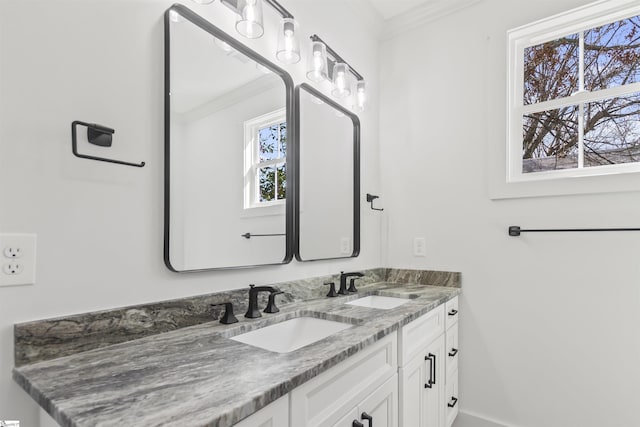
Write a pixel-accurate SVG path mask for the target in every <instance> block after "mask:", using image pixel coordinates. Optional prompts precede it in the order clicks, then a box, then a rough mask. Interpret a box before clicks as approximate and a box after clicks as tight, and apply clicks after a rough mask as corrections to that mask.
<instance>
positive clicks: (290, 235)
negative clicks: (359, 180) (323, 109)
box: [164, 4, 297, 273]
mask: <svg viewBox="0 0 640 427" xmlns="http://www.w3.org/2000/svg"><path fill="white" fill-rule="evenodd" d="M171 11H175V12H177V13H178V14H179V15H180V16H181V17H182V18H184V19H186V20H188V21H189V22H191V23H192V24H194V25H196V26H197V27H199V28H201V29H202V30H204V31H206V32H207V33H209V34H211V35H212V36H213V37H216V38H218V39H220V40H223V41H225V42H226V43H228V44H229V45H230V46H231V47H233V48H234V49H235V50H237V51H239V52H240V53H242V54H243V55H245V56H247V57H249V58H250V59H252V60H254V61H256V62H257V63H259V64H261V65H263V66H265V67H267V68H268V69H269V70H271V71H272V72H274V73H275V74H277V75H278V76H280V77H281V78H282V80H283V82H284V85H285V92H286V104H285V107H286V110H287V111H286V118H287V126H288V130H287V132H288V134H289V135H290V136H292V137H293V138H292V140H291V139H290V140H289V141H287V154H286V165H287V177H292V178H293V179H288V182H287V192H288V193H289V194H288V195H287V198H286V204H285V233H286V236H285V257H284V259H283V260H282V262H279V263H268V264H254V265H238V266H230V267H213V268H200V269H193V270H176V269H175V268H174V267H173V266H172V265H171V260H170V259H169V254H170V252H169V244H170V242H169V238H170V202H171V194H170V178H171V127H170V122H171V99H170V90H171V79H170V77H171V76H170V72H171V61H170V59H171V52H170V50H171V49H170V48H171V43H170V42H171V35H170V25H171V19H170V13H171ZM294 92H295V89H294V83H293V79H292V78H291V76H290V75H289V73H287V72H286V71H285V70H283V69H282V68H280V67H278V66H277V65H276V64H274V63H273V62H271V61H269V60H268V59H267V58H265V57H263V56H262V55H260V54H259V53H257V52H255V51H254V50H252V49H251V48H249V47H247V46H245V45H244V44H242V43H241V42H240V41H238V40H236V39H235V38H233V37H231V36H230V35H228V34H227V33H226V32H224V31H223V30H221V29H220V28H218V27H216V26H215V25H213V24H212V23H210V22H209V21H207V20H206V19H205V18H203V17H201V16H200V15H198V14H196V13H195V12H193V11H192V10H191V9H189V8H188V7H186V6H183V5H181V4H174V5H172V6H171V7H170V8H169V9H167V10H166V11H165V13H164V264H165V265H166V266H167V268H168V269H169V270H171V271H173V272H175V273H193V272H200V271H215V270H236V269H243V268H252V267H263V266H269V265H282V264H288V263H289V262H291V260H292V259H293V254H294V245H295V239H294V226H295V223H294V217H295V215H294V214H295V210H294V208H295V200H294V199H295V197H296V194H297V190H296V189H297V185H296V183H297V181H296V177H297V164H296V160H295V159H296V158H297V153H296V151H297V149H296V146H297V130H296V129H297V126H296V121H295V111H294Z"/></svg>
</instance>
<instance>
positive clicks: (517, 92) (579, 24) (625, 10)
mask: <svg viewBox="0 0 640 427" xmlns="http://www.w3.org/2000/svg"><path fill="white" fill-rule="evenodd" d="M637 15H640V4H638V2H637V1H636V0H604V1H599V2H596V3H594V4H591V5H587V6H583V7H580V8H578V9H574V10H571V11H568V12H565V13H563V14H559V15H556V16H554V17H551V18H547V19H543V20H541V21H538V22H535V23H533V24H529V25H525V26H523V27H520V28H516V29H514V30H511V31H509V32H508V41H509V50H508V53H509V54H508V57H509V62H508V63H509V66H508V70H507V81H508V112H507V115H508V118H507V127H508V129H507V151H506V154H507V158H506V161H507V164H506V180H507V182H520V181H537V180H547V179H558V178H564V177H579V176H593V175H603V174H616V173H625V172H640V162H635V163H622V164H615V165H602V166H590V167H588V168H585V167H584V135H583V131H584V130H583V120H584V105H585V104H587V103H589V102H593V101H599V100H602V99H608V98H615V97H619V96H624V95H629V94H633V93H638V92H640V83H631V84H627V85H622V86H616V87H611V88H606V89H600V90H597V91H585V90H584V56H583V54H584V51H583V49H582V46H581V48H580V50H579V55H580V60H579V90H578V92H576V93H574V94H572V95H571V96H568V97H563V98H558V99H553V100H549V101H543V102H539V103H536V104H527V105H525V104H524V51H525V49H526V48H527V47H531V46H536V45H539V44H542V43H545V42H549V41H553V40H556V39H559V38H561V37H565V36H567V35H570V34H576V33H577V34H579V35H580V43H581V45H582V44H583V42H584V34H583V32H584V31H586V30H589V29H593V28H597V27H600V26H602V25H607V24H609V23H612V22H616V21H619V20H623V19H627V18H630V17H633V16H637ZM571 105H575V106H577V107H578V108H579V112H578V132H579V134H578V144H579V147H578V149H579V151H578V153H579V159H578V167H577V168H572V169H561V170H549V171H539V172H532V173H526V174H525V173H523V172H522V144H523V135H522V131H523V122H522V119H523V117H524V116H525V115H526V114H532V113H539V112H542V111H547V110H554V109H558V108H563V107H567V106H571Z"/></svg>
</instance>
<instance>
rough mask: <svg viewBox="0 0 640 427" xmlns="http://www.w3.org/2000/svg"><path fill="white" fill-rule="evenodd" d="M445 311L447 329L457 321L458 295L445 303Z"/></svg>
mask: <svg viewBox="0 0 640 427" xmlns="http://www.w3.org/2000/svg"><path fill="white" fill-rule="evenodd" d="M445 311H446V312H447V313H446V314H447V316H446V317H447V320H446V323H447V329H449V328H450V327H451V325H453V324H455V323H458V297H455V298H453V299H450V300H449V301H447V302H446V303H445Z"/></svg>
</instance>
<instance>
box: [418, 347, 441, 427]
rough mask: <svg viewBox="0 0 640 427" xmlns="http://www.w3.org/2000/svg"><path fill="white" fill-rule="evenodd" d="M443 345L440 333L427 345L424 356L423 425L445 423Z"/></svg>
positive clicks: (435, 425) (438, 425)
mask: <svg viewBox="0 0 640 427" xmlns="http://www.w3.org/2000/svg"><path fill="white" fill-rule="evenodd" d="M445 357H446V356H445V345H444V335H440V336H439V337H438V338H437V339H436V340H435V341H433V342H432V343H431V344H429V346H428V347H427V354H426V357H425V359H426V360H425V364H426V369H427V371H426V383H427V384H429V385H430V386H431V387H428V388H425V389H424V398H423V401H422V402H423V405H424V424H422V426H423V427H444V425H445V415H446V413H445V408H446V403H445V366H444V362H445Z"/></svg>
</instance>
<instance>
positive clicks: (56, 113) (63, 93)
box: [0, 0, 380, 426]
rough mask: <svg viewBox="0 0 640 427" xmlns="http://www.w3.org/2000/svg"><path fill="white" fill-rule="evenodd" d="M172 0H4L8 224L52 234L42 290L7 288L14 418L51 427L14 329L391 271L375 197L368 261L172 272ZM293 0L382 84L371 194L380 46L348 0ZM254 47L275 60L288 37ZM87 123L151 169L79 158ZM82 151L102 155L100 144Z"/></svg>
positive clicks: (366, 136) (311, 26)
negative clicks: (168, 185) (44, 421)
mask: <svg viewBox="0 0 640 427" xmlns="http://www.w3.org/2000/svg"><path fill="white" fill-rule="evenodd" d="M172 3H173V1H169V0H166V1H165V0H129V1H117V0H110V1H108V0H57V1H55V2H52V1H48V0H3V1H2V2H0V180H1V181H0V182H2V190H3V197H2V198H1V199H0V215H1V217H0V231H1V232H34V233H37V234H38V265H37V270H38V271H37V277H38V279H37V284H36V285H35V286H25V287H11V288H0V414H1V415H0V416H1V417H3V418H4V419H19V420H21V421H22V422H23V425H25V426H37V425H38V411H37V405H36V404H35V402H34V401H33V400H32V399H31V398H30V397H28V396H27V395H26V393H24V392H23V391H22V390H21V389H20V388H19V387H18V386H17V385H15V384H14V382H13V381H12V380H11V373H10V371H11V368H12V366H13V355H12V354H13V344H12V341H13V330H12V325H13V324H14V323H17V322H23V321H28V320H33V319H41V318H47V317H52V316H58V315H64V314H71V313H80V312H86V311H92V310H99V309H106V308H111V307H117V306H123V305H129V304H136V303H142V302H150V301H157V300H162V299H169V298H175V297H183V296H189V295H197V294H203V293H209V292H215V291H219V290H223V289H231V288H241V287H244V286H246V285H247V284H248V283H258V284H260V283H268V282H274V281H279V280H289V279H295V278H302V277H310V276H317V275H324V274H329V273H336V272H338V271H340V270H347V269H348V270H356V269H364V268H372V267H377V266H379V265H380V243H379V228H380V225H379V221H380V217H379V216H377V215H375V213H374V212H371V211H368V210H365V209H364V207H365V205H366V203H363V215H362V248H363V249H362V252H361V254H360V256H359V257H358V258H355V259H348V260H340V261H325V262H315V263H310V264H301V263H296V262H292V263H291V264H289V265H285V266H275V267H265V268H257V269H250V270H237V271H226V272H211V273H199V274H186V275H178V274H175V273H171V272H170V271H169V270H167V269H166V268H165V266H164V264H163V261H162V235H163V214H162V212H163V154H162V153H163V23H162V14H163V12H164V10H165V9H166V8H167V7H169V6H170V5H171V4H172ZM185 4H186V5H187V6H188V7H190V8H192V9H193V10H195V11H196V12H198V13H201V14H202V15H204V16H206V17H207V18H208V19H210V20H211V21H212V22H214V23H215V24H217V25H219V26H221V27H223V28H225V29H226V30H227V31H228V32H230V33H231V34H234V35H235V34H236V33H235V30H234V29H233V24H234V17H233V15H232V13H231V12H230V11H229V10H228V9H227V8H226V7H224V6H223V5H221V4H220V2H215V3H213V4H212V5H209V6H199V5H197V4H195V3H193V2H190V1H189V2H186V1H185ZM284 4H285V6H286V7H287V8H288V9H290V11H291V12H292V13H293V14H294V15H295V16H296V18H298V20H299V21H300V23H301V31H303V32H304V33H305V34H306V35H310V34H312V33H317V34H319V35H320V36H321V37H323V38H324V39H325V40H326V41H327V42H328V43H329V44H331V45H332V46H333V47H334V48H335V49H336V50H338V51H339V52H340V54H341V55H342V56H344V57H345V58H346V59H347V60H348V61H349V62H351V63H352V64H353V65H354V66H355V67H357V69H358V71H359V72H360V73H361V74H363V75H364V76H365V77H366V78H367V80H368V84H369V88H370V94H371V103H370V108H369V109H368V110H367V111H366V112H365V113H364V114H362V115H361V120H362V125H363V134H362V137H363V151H362V165H363V167H362V178H363V183H362V189H363V193H364V192H367V191H369V192H377V191H378V190H379V186H380V184H379V174H378V170H379V154H378V152H379V147H378V130H377V129H378V118H377V114H378V111H377V107H376V105H377V99H376V93H377V64H378V59H377V42H376V41H375V40H374V37H373V36H372V35H371V32H370V31H369V29H368V27H363V26H362V25H361V24H359V21H358V17H357V15H356V14H355V13H354V12H352V10H351V9H349V8H346V7H340V2H337V3H336V2H333V3H332V2H324V1H323V2H318V1H312V0H287V1H286V2H284ZM332 4H333V5H334V6H336V7H338V9H339V10H340V11H341V13H339V14H335V13H334V10H333V9H332V6H331V5H332ZM265 16H266V17H267V19H270V20H271V21H269V22H267V26H268V28H267V32H270V31H272V30H273V28H272V27H270V26H271V25H272V24H273V23H274V22H275V18H272V17H273V14H272V13H271V12H270V11H269V10H268V9H265ZM271 34H273V33H271ZM246 44H248V45H250V46H251V47H253V48H254V49H256V50H259V51H261V52H262V53H263V54H265V55H269V57H271V58H273V57H274V52H275V44H276V40H275V37H274V36H267V37H263V38H262V39H259V40H257V41H246ZM303 46H304V47H305V50H306V48H307V46H306V43H303ZM305 54H306V51H305ZM305 68H306V62H301V63H299V64H297V65H293V66H288V67H287V69H288V70H289V71H290V73H291V74H292V76H293V77H294V80H295V81H296V83H300V82H302V81H304V73H305ZM322 89H323V90H326V89H327V88H326V87H323V88H322ZM326 93H328V92H326ZM73 120H84V121H89V122H98V123H101V124H104V125H108V126H111V127H114V128H115V129H116V133H115V135H114V143H113V147H112V148H111V149H109V150H106V153H107V154H106V156H108V157H113V158H119V159H123V160H128V161H141V160H144V161H146V162H147V166H145V167H144V168H142V169H139V168H132V167H126V166H119V165H113V164H108V163H100V162H95V161H89V160H84V159H78V158H76V157H73V155H72V154H71V148H70V139H71V135H70V124H71V122H72V121H73ZM80 150H81V152H83V153H93V154H95V153H97V152H98V151H97V150H98V148H97V147H96V148H95V149H93V150H90V147H87V144H84V145H83V146H82V147H81V148H80ZM103 151H104V150H103ZM101 154H103V153H102V152H101Z"/></svg>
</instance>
